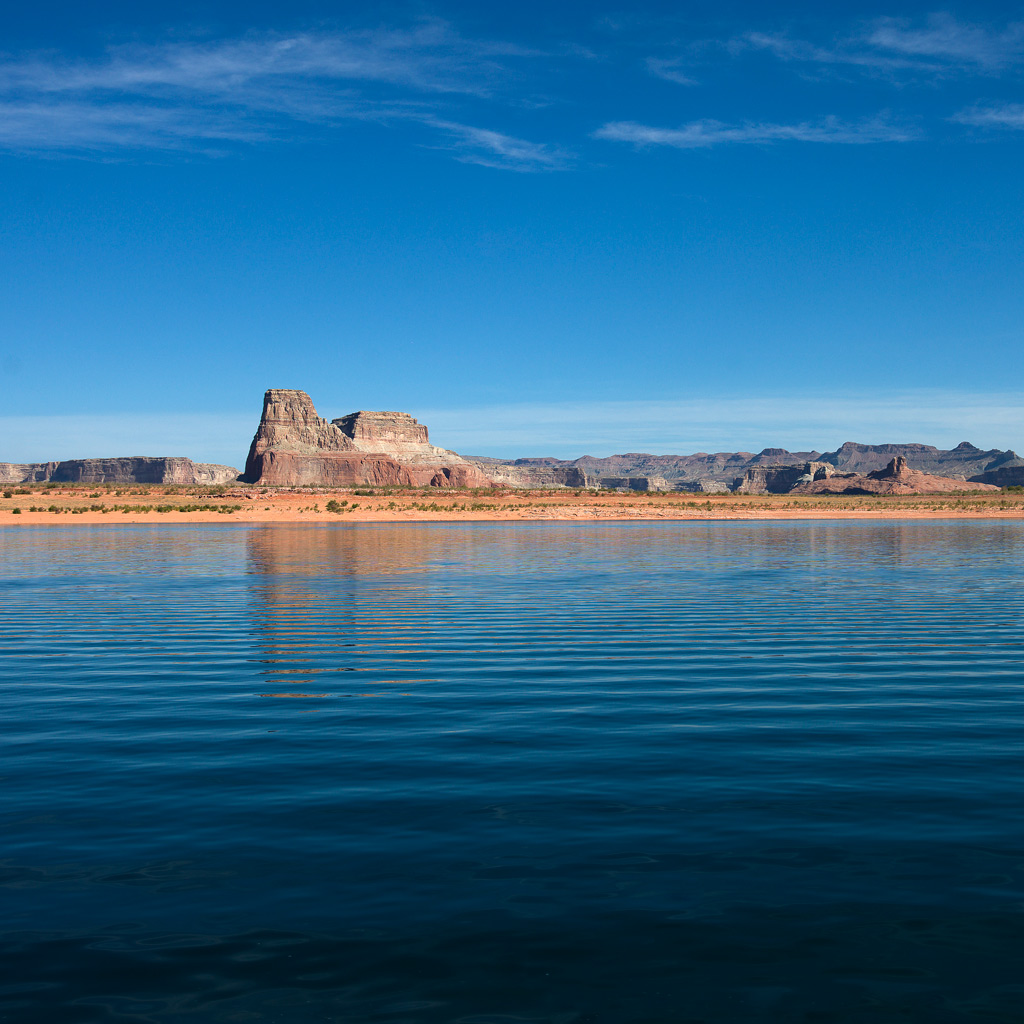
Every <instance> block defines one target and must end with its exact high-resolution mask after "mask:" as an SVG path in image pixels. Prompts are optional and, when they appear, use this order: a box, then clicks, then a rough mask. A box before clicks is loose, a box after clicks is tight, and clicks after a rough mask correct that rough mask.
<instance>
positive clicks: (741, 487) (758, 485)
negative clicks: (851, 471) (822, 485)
mask: <svg viewBox="0 0 1024 1024" xmlns="http://www.w3.org/2000/svg"><path fill="white" fill-rule="evenodd" d="M834 472H835V466H833V465H832V464H831V463H829V462H805V463H804V464H803V465H802V466H801V465H797V466H754V467H752V468H750V469H748V470H747V471H746V473H744V474H743V476H742V477H741V478H740V479H738V480H737V481H736V483H735V485H734V486H733V490H734V491H735V492H736V493H737V494H788V493H789V492H790V491H791V490H792V489H793V488H794V487H796V486H797V485H798V484H803V483H812V482H813V481H815V480H827V479H828V478H829V477H830V476H832V474H833V473H834Z"/></svg>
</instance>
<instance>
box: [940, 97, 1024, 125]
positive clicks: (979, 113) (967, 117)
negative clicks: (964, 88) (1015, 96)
mask: <svg viewBox="0 0 1024 1024" xmlns="http://www.w3.org/2000/svg"><path fill="white" fill-rule="evenodd" d="M952 120H954V121H956V122H957V123H959V124H968V125H973V126H975V127H977V128H1009V129H1024V103H997V104H993V105H991V106H975V107H970V108H968V109H967V110H961V111H960V112H959V113H957V114H954V115H953V118H952Z"/></svg>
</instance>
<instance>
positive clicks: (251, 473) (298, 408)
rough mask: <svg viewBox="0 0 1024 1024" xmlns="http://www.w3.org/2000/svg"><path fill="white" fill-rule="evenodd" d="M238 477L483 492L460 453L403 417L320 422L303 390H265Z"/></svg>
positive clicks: (481, 480) (482, 478)
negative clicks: (438, 443)
mask: <svg viewBox="0 0 1024 1024" xmlns="http://www.w3.org/2000/svg"><path fill="white" fill-rule="evenodd" d="M244 478H245V480H247V481H249V482H250V483H260V484H264V485H267V486H276V487H288V486H301V485H307V484H308V485H319V486H338V487H346V486H349V487H350V486H356V485H359V484H369V485H374V486H414V487H486V486H488V485H489V484H490V483H491V481H490V478H489V477H487V476H486V475H485V474H484V473H483V472H482V471H481V470H480V469H478V468H477V467H476V466H473V465H472V464H470V463H469V462H467V461H466V460H465V459H463V458H462V457H461V456H460V455H457V454H456V453H455V452H450V451H447V450H445V449H444V448H438V447H437V446H436V445H432V444H430V442H429V440H428V437H427V428H426V427H425V426H423V424H421V423H417V421H416V420H414V419H413V418H412V416H410V415H409V414H408V413H404V412H367V411H361V412H354V413H350V414H349V415H348V416H342V417H340V418H339V419H336V420H333V421H330V422H328V421H327V420H325V419H323V418H322V417H320V416H319V415H318V414H317V411H316V409H315V408H314V407H313V402H312V400H311V399H310V397H309V395H307V394H306V392H305V391H294V390H289V389H284V388H272V389H271V390H270V391H268V392H267V393H266V395H264V398H263V416H262V418H261V419H260V425H259V427H258V428H257V430H256V436H255V437H254V438H253V440H252V446H251V447H250V449H249V457H248V459H247V460H246V463H245V476H244Z"/></svg>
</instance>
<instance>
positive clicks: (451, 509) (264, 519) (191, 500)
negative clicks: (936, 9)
mask: <svg viewBox="0 0 1024 1024" xmlns="http://www.w3.org/2000/svg"><path fill="white" fill-rule="evenodd" d="M97 499H101V500H99V501H97ZM41 503H45V504H41ZM15 508H20V509H21V511H20V513H14V511H13V510H14V509H15ZM842 519H849V520H861V521H873V520H895V519H906V520H911V519H915V520H923V519H943V520H953V519H1024V494H1020V493H1007V492H996V493H994V494H992V493H989V494H985V495H978V494H971V493H955V494H941V495H935V494H929V495H917V494H909V495H886V496H876V495H869V496H861V495H823V496H811V497H803V496H801V497H792V496H790V495H785V494H780V495H773V494H769V495H743V496H737V495H722V494H707V495H705V494H701V495H697V494H692V493H687V492H655V493H642V492H598V493H593V492H589V493H588V492H583V493H574V492H568V493H567V492H564V491H563V492H556V491H544V492H540V491H518V492H509V491H496V492H459V491H445V492H440V493H438V492H429V491H418V492H417V491H413V492H394V491H388V490H386V489H381V490H378V491H372V492H370V491H367V490H364V489H359V490H347V491H346V490H337V491H330V492H324V491H278V492H263V491H259V490H253V489H238V488H232V489H227V488H211V489H209V490H204V489H198V488H189V489H175V488H167V487H159V486H151V487H145V486H140V485H136V486H133V487H130V488H129V487H118V488H117V489H116V490H115V489H113V488H111V487H107V488H106V489H105V490H103V491H97V490H95V489H93V490H89V488H88V486H86V487H65V488H64V489H62V490H56V489H54V488H45V489H44V488H39V489H28V488H19V490H18V492H17V493H12V494H11V496H10V497H6V496H5V497H4V498H3V499H0V530H2V529H3V528H5V527H19V526H110V525H157V524H167V525H191V524H220V525H231V524H235V525H257V524H275V523H277V524H286V525H318V526H322V525H333V524H338V523H450V522H573V523H602V522H604V523H608V522H695V521H696V522H742V521H766V520H776V521H804V520H842Z"/></svg>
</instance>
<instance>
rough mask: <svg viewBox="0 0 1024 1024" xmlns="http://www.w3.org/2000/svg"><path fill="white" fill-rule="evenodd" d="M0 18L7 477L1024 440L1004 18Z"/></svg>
mask: <svg viewBox="0 0 1024 1024" xmlns="http://www.w3.org/2000/svg"><path fill="white" fill-rule="evenodd" d="M8 6H9V7H13V6H14V5H8ZM18 6H19V8H20V9H18V10H6V11H5V13H4V15H3V21H2V27H3V35H2V42H0V185H2V187H0V240H2V244H0V375H2V377H0V381H2V385H3V390H2V393H3V398H4V407H3V409H2V410H0V459H4V460H29V459H39V458H63V457H74V456H79V455H81V456H85V455H115V454H187V455H191V456H193V457H194V458H200V459H212V460H217V461H227V462H230V463H232V464H235V465H238V464H240V462H241V461H242V460H244V454H245V449H246V447H247V444H248V441H249V438H250V437H251V434H252V430H253V428H254V427H255V423H256V420H257V418H258V414H259V409H260V403H261V398H262V393H263V391H264V389H265V388H267V387H300V388H304V389H305V390H307V391H309V392H310V394H311V395H312V396H313V399H314V402H315V403H316V404H317V407H318V409H319V410H320V412H321V413H322V414H323V415H328V416H337V415H340V414H342V413H345V412H348V411H351V410H353V409H356V408H394V409H403V410H407V411H409V412H412V413H413V414H414V415H416V416H418V417H419V418H420V419H421V420H423V421H424V422H426V423H427V424H428V425H429V426H430V427H431V430H432V439H433V440H435V441H436V442H437V443H441V444H446V445H450V446H453V447H456V448H458V449H459V450H461V451H464V452H468V453H479V454H517V455H536V454H555V455H562V456H576V455H580V454H584V453H591V454H608V453H611V452H613V451H625V450H632V451H636V450H646V451H656V452H665V451H679V452H686V451H693V450H708V449H711V450H734V449H737V448H745V449H749V450H754V451H756V450H759V449H760V448H762V447H765V446H768V445H777V444H781V445H785V446H786V447H791V448H810V447H817V448H819V449H825V448H830V447H834V446H836V445H838V444H840V443H841V442H842V441H845V440H851V439H853V440H863V441H869V442H879V441H886V440H895V441H909V440H914V441H925V442H928V443H933V444H939V445H953V444H956V443H957V442H959V441H961V440H964V439H965V438H966V439H969V440H972V441H974V442H975V443H977V444H979V445H982V446H984V447H988V446H998V447H1016V448H1024V384H1022V383H1021V380H1022V373H1021V370H1022V368H1024V367H1022V363H1024V360H1022V356H1021V352H1022V344H1021V342H1022V326H1021V325H1022V323H1024V316H1022V314H1024V287H1022V285H1024V281H1022V272H1021V268H1022V266H1024V261H1022V255H1024V253H1022V249H1024V232H1022V223H1024V222H1022V217H1021V213H1022V210H1021V205H1022V203H1021V192H1022V182H1024V174H1022V161H1021V158H1022V155H1024V146H1022V143H1024V7H1019V6H1007V5H985V4H979V3H973V4H971V5H970V6H969V7H968V6H962V7H952V6H934V5H918V4H903V5H901V6H898V7H897V6H890V5H880V6H870V7H869V6H864V5H863V4H842V3H839V4H832V5H821V4H817V3H816V4H810V3H805V4H796V3H794V4H786V5H783V4H772V5H766V4H752V3H728V2H719V3H714V4H711V3H691V4H687V5H682V4H660V3H653V4H649V5H647V6H642V7H631V8H628V9H627V8H625V7H621V6H616V5H608V6H602V5H600V4H595V3H587V4H583V3H559V2H557V0H556V2H549V3H545V4H535V3H528V2H527V3H522V4H518V5H507V6H509V7H510V8H511V7H514V10H513V9H510V10H500V11H495V10H493V9H492V5H483V4H460V3H449V4H424V3H417V4H397V3H396V4H361V5H352V4H343V3H342V4H339V3H331V4H327V3H314V2H306V0H294V2H292V3H289V4H287V5H285V4H281V3H267V2H262V3H261V2H248V3H245V4H241V3H226V2H224V3H202V4H199V3H191V4H190V3H188V2H176V3H174V4H169V3H167V4H163V3H160V2H154V3H149V4H146V5H139V4H137V3H120V4H118V3H107V4H104V3H96V4H89V5H83V4H74V5H72V4H64V3H53V2H46V0H40V2H37V3H34V4H32V5H18Z"/></svg>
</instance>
